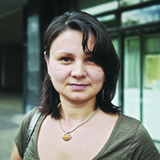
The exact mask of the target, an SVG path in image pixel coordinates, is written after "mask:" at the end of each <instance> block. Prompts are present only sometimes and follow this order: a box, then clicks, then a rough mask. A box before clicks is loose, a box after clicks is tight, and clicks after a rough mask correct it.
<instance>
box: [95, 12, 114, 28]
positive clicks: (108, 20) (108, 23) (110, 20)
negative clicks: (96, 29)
mask: <svg viewBox="0 0 160 160" xmlns="http://www.w3.org/2000/svg"><path fill="white" fill-rule="evenodd" d="M97 19H98V20H99V21H100V22H102V23H103V25H104V26H105V28H112V27H114V26H115V15H114V14H112V15H108V16H103V17H98V18H97Z"/></svg>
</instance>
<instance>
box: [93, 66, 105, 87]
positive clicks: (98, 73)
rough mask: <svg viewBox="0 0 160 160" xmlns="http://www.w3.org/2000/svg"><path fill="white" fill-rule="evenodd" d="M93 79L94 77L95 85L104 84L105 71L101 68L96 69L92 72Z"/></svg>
mask: <svg viewBox="0 0 160 160" xmlns="http://www.w3.org/2000/svg"><path fill="white" fill-rule="evenodd" d="M91 77H92V80H93V81H94V82H95V83H99V84H103V82H104V77H105V76H104V72H103V69H101V68H97V69H94V70H93V71H92V74H91Z"/></svg>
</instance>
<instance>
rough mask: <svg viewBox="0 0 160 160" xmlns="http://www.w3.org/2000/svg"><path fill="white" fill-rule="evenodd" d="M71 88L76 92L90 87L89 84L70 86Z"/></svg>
mask: <svg viewBox="0 0 160 160" xmlns="http://www.w3.org/2000/svg"><path fill="white" fill-rule="evenodd" d="M69 86H70V87H71V88H72V89H74V90H83V89H85V88H87V87H88V85H87V84H69Z"/></svg>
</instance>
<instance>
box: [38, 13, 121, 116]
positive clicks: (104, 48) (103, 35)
mask: <svg viewBox="0 0 160 160" xmlns="http://www.w3.org/2000/svg"><path fill="white" fill-rule="evenodd" d="M68 29H70V30H78V31H81V32H82V33H83V39H82V46H83V50H84V52H85V53H86V54H87V53H88V52H89V53H91V54H93V58H94V60H95V63H96V64H98V65H100V66H101V67H102V68H103V71H104V73H105V82H104V84H103V87H102V89H101V90H100V92H99V93H98V94H97V99H96V107H95V109H96V108H97V106H99V107H100V108H101V109H102V110H103V111H104V112H106V113H113V114H115V113H118V112H119V110H118V107H116V106H115V105H113V104H112V102H111V101H112V99H113V98H114V95H115V90H116V84H117V80H118V77H119V70H120V62H119V58H118V56H117V53H116V51H115V49H114V46H113V44H112V42H111V39H110V37H109V35H108V33H107V31H106V29H105V28H104V26H103V25H102V24H101V23H100V22H99V21H98V20H97V19H96V18H95V17H93V16H91V15H90V14H88V13H85V12H82V11H74V12H72V13H69V12H67V13H65V14H64V15H61V16H58V17H56V18H54V19H53V21H52V22H51V23H50V25H49V26H48V28H47V30H46V32H45V34H44V49H45V52H46V56H45V58H46V59H49V56H50V46H51V44H52V42H53V41H54V40H55V38H56V37H57V36H59V35H60V34H61V33H62V32H64V31H65V30H68ZM89 33H91V34H93V35H94V36H95V37H96V43H95V46H94V49H93V51H92V52H91V51H89V49H88V47H87V41H88V37H89ZM86 49H87V51H86ZM59 102H60V99H59V93H58V92H57V91H56V90H55V88H54V86H53V85H52V82H51V81H50V78H49V75H48V72H47V69H46V70H45V79H44V83H43V88H42V95H41V101H40V105H41V106H42V108H41V109H40V112H41V113H42V114H44V115H49V114H51V115H52V117H54V118H56V119H57V118H60V116H61V115H60V111H59V108H57V105H58V103H59Z"/></svg>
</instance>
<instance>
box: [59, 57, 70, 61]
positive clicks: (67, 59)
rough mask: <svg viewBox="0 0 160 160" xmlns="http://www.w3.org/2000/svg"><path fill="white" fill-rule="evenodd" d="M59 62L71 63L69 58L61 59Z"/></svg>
mask: <svg viewBox="0 0 160 160" xmlns="http://www.w3.org/2000/svg"><path fill="white" fill-rule="evenodd" d="M60 60H61V61H63V62H70V61H72V59H71V58H69V57H63V58H61V59H60Z"/></svg>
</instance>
